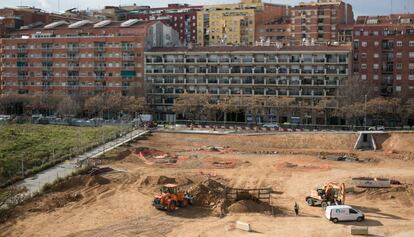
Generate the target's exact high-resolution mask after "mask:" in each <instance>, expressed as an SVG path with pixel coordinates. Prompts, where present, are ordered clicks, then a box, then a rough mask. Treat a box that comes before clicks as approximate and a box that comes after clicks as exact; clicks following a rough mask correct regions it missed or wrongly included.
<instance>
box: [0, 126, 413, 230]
mask: <svg viewBox="0 0 414 237" xmlns="http://www.w3.org/2000/svg"><path fill="white" fill-rule="evenodd" d="M356 138H357V135H356V134H353V133H341V134H334V133H329V134H328V133H327V134H322V133H315V134H313V133H309V134H294V133H291V134H285V133H284V134H281V135H255V136H246V135H196V134H172V133H154V134H153V135H152V136H150V137H148V138H146V139H144V140H139V141H137V142H136V143H134V144H132V145H130V146H129V147H124V148H121V149H119V152H118V153H113V154H110V155H107V156H106V157H104V158H101V159H100V160H97V163H99V164H101V165H102V166H110V167H111V168H113V169H114V171H112V172H109V173H106V174H103V175H101V176H94V177H90V176H77V177H74V178H72V179H71V180H69V181H66V182H65V183H61V184H59V185H57V186H56V187H54V188H52V190H50V191H49V192H48V193H46V194H44V195H41V196H39V197H36V198H34V200H32V201H30V202H28V203H26V204H24V205H22V206H20V207H19V208H18V209H17V211H16V214H15V217H13V218H12V219H11V220H10V221H8V222H7V223H4V224H1V225H0V236H53V237H55V236H74V237H75V236H76V237H77V236H81V237H82V236H85V237H86V236H180V237H187V236H188V237H190V236H203V237H204V236H205V237H207V236H214V237H217V236H351V235H350V227H351V226H368V227H369V233H370V234H371V236H394V237H405V236H407V237H408V236H414V208H413V203H414V196H413V193H414V192H413V186H412V184H413V183H414V168H413V167H414V166H413V165H414V155H413V153H412V152H413V147H414V145H413V143H412V142H410V141H413V140H414V133H401V134H400V133H398V134H391V135H388V136H386V137H385V136H383V137H381V139H377V140H378V141H377V142H379V143H381V144H380V146H379V147H381V148H382V150H379V151H375V152H374V151H354V150H352V148H353V145H354V142H355V141H356ZM214 146H216V147H214ZM143 151H145V152H143ZM149 151H151V152H149ZM140 152H141V153H140ZM120 154H122V155H120ZM150 154H152V155H153V156H151V157H150ZM325 154H342V155H343V154H347V155H350V156H354V157H358V158H359V160H360V161H359V162H350V161H332V160H324V159H320V157H321V156H323V155H325ZM163 176H165V177H163ZM353 176H372V177H386V178H392V179H396V180H399V181H401V182H402V183H403V185H401V186H398V187H393V188H391V189H376V190H371V189H369V190H366V189H361V188H357V189H355V192H353V193H350V194H348V195H347V199H346V200H347V201H346V203H347V204H349V205H352V206H353V207H355V208H358V209H360V210H362V211H364V212H365V215H366V220H365V221H363V222H360V223H357V222H344V223H340V224H333V223H331V222H329V221H328V220H327V219H325V218H324V216H323V209H322V208H320V207H309V206H307V204H306V202H305V197H306V196H307V195H308V194H309V192H310V190H311V189H313V188H315V187H316V186H318V185H321V184H323V183H325V182H328V181H335V182H345V183H346V184H347V186H348V187H350V186H352V184H351V182H350V180H351V179H350V178H351V177H353ZM167 177H168V178H173V179H175V181H176V183H178V185H179V186H180V187H181V188H182V189H189V188H191V187H192V185H194V184H196V183H198V182H201V181H203V180H206V179H207V178H210V179H213V180H217V181H218V182H221V183H223V184H225V185H227V186H228V187H233V188H260V187H263V188H267V187H269V188H271V190H272V194H271V197H272V198H271V203H270V204H269V205H271V206H273V207H275V209H276V212H275V213H274V215H272V213H268V212H266V211H264V212H257V213H256V212H254V211H251V210H250V209H249V211H246V212H243V211H229V212H228V213H227V214H226V215H225V216H222V217H221V218H220V217H219V216H218V215H217V213H214V210H213V209H212V208H211V207H208V206H196V205H194V206H190V207H188V208H182V209H178V210H176V211H175V212H173V213H169V212H165V211H159V210H156V209H155V208H154V207H153V206H152V205H151V201H152V199H153V197H154V195H156V194H158V189H159V187H160V185H161V184H162V183H164V182H169V181H171V180H170V179H168V178H167ZM295 202H297V203H298V204H299V206H300V213H299V216H295V215H294V213H293V205H294V203H295ZM207 205H208V204H207ZM230 209H231V208H230ZM231 210H232V209H231ZM238 220H240V221H244V222H248V223H250V224H251V226H252V229H253V231H252V232H250V233H246V232H243V231H240V230H237V229H235V222H236V221H238Z"/></svg>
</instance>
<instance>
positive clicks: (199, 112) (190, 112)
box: [173, 93, 211, 120]
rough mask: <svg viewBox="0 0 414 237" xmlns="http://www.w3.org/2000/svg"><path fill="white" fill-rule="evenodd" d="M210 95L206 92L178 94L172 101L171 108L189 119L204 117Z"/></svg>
mask: <svg viewBox="0 0 414 237" xmlns="http://www.w3.org/2000/svg"><path fill="white" fill-rule="evenodd" d="M210 102H211V96H210V95H208V94H188V93H184V94H180V95H179V96H178V97H177V98H176V99H175V101H174V105H173V110H174V111H175V112H176V113H180V114H184V115H186V116H188V118H189V119H191V120H195V119H201V118H205V117H206V116H207V113H208V108H209V104H210Z"/></svg>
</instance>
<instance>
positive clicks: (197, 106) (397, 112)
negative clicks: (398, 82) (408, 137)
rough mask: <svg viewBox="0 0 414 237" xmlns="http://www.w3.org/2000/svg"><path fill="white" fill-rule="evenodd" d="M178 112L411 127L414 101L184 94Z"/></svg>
mask: <svg viewBox="0 0 414 237" xmlns="http://www.w3.org/2000/svg"><path fill="white" fill-rule="evenodd" d="M173 110H174V112H176V113H177V114H181V115H184V117H185V118H186V119H189V120H219V121H227V118H226V117H227V115H228V114H231V113H244V114H250V115H252V116H253V117H256V116H257V115H269V114H277V115H279V116H282V115H283V116H286V117H289V116H299V117H302V118H304V117H305V115H313V116H318V117H324V120H325V123H328V122H327V121H329V120H330V118H332V117H337V118H339V120H342V121H344V122H345V123H346V124H355V125H363V123H364V122H363V121H364V117H365V116H367V117H368V118H369V119H370V121H374V123H375V121H385V120H386V121H394V122H396V123H399V124H407V123H408V120H409V119H410V118H412V117H413V116H414V99H409V100H405V101H403V100H401V99H399V98H384V97H374V98H371V99H369V98H368V96H367V101H366V102H365V98H364V96H363V99H362V101H359V100H357V101H355V102H353V103H349V104H348V103H344V100H341V99H340V98H338V99H333V98H332V99H328V98H324V99H321V100H319V101H314V103H311V104H309V103H305V102H304V101H302V100H298V99H295V98H294V97H275V96H273V97H272V96H223V97H214V96H212V95H208V94H181V95H179V96H178V98H176V100H175V103H174V106H173Z"/></svg>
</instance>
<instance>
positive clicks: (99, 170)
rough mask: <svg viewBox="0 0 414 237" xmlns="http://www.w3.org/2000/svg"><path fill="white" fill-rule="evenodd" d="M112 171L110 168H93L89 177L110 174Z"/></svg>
mask: <svg viewBox="0 0 414 237" xmlns="http://www.w3.org/2000/svg"><path fill="white" fill-rule="evenodd" d="M113 170H114V169H112V168H111V167H94V168H92V170H91V171H90V172H89V175H90V176H95V175H98V174H103V173H107V172H111V171H113Z"/></svg>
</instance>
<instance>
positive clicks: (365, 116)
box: [364, 94, 367, 130]
mask: <svg viewBox="0 0 414 237" xmlns="http://www.w3.org/2000/svg"><path fill="white" fill-rule="evenodd" d="M364 130H367V94H365V96H364Z"/></svg>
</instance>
